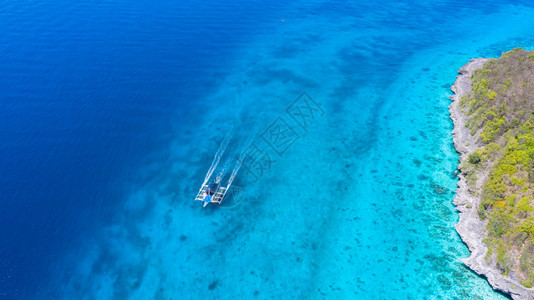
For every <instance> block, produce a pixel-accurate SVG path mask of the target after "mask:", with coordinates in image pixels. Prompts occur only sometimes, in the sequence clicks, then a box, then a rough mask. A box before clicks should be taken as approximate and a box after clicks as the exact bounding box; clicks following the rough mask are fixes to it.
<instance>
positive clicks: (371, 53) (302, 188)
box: [40, 1, 534, 299]
mask: <svg viewBox="0 0 534 300" xmlns="http://www.w3.org/2000/svg"><path fill="white" fill-rule="evenodd" d="M514 3H515V4H507V3H504V2H495V3H491V4H488V3H485V4H470V5H466V4H462V3H455V2H454V3H453V2H437V3H436V2H427V1H410V2H388V1H382V2H378V3H368V4H362V3H354V2H337V1H325V2H322V1H298V2H294V3H292V4H288V5H278V4H277V5H275V4H273V5H272V7H265V8H263V9H265V10H266V11H268V12H269V13H268V17H265V19H262V20H261V21H262V23H261V24H259V25H258V24H255V25H254V26H256V28H257V30H255V31H253V32H252V33H247V38H246V39H243V40H239V41H236V43H237V46H235V47H232V48H231V50H229V51H228V53H226V56H225V63H224V64H222V66H220V65H215V64H213V65H212V64H207V65H205V67H203V68H199V69H197V70H196V71H197V72H198V73H199V74H200V75H199V76H206V77H209V78H210V79H211V81H210V82H211V83H212V85H211V86H209V87H207V88H206V91H205V93H204V94H202V96H201V97H200V96H199V97H198V98H191V99H190V103H192V104H191V105H190V107H189V108H188V111H187V112H188V113H187V114H178V115H179V116H178V117H177V118H176V121H175V123H173V124H174V125H172V127H168V128H167V132H166V133H165V135H166V136H170V138H169V139H168V143H166V144H164V145H163V146H162V149H159V150H157V151H156V150H154V151H152V152H151V153H150V156H149V158H148V159H146V161H148V163H146V164H145V165H144V166H143V167H142V168H141V169H139V170H136V171H135V172H134V175H131V176H130V177H129V178H130V179H129V181H128V182H126V183H125V184H124V183H123V184H124V185H125V186H126V187H125V188H124V190H125V193H124V194H123V195H121V196H120V197H121V200H120V203H121V204H120V205H119V206H118V208H117V209H116V212H115V213H114V215H113V217H110V218H109V220H106V222H103V224H101V227H98V228H97V229H95V231H94V232H93V233H92V234H91V235H87V236H86V237H84V238H81V239H79V240H78V241H76V242H75V243H73V245H71V246H70V247H69V249H70V250H69V251H66V252H67V254H66V255H65V256H64V257H62V258H60V259H57V261H55V262H54V263H53V265H52V267H51V269H50V274H52V275H51V276H50V277H49V278H51V280H50V283H49V287H48V288H47V289H45V290H42V291H40V293H42V294H50V295H61V296H63V297H65V298H71V299H72V298H76V299H79V298H92V297H95V298H98V299H105V298H113V297H115V298H134V299H149V298H156V299H176V298H184V299H206V298H215V299H232V298H236V297H244V298H252V297H258V298H311V299H323V298H357V299H369V298H374V299H408V298H417V299H466V298H472V299H477V298H478V299H500V298H503V296H502V295H500V294H497V293H495V292H494V291H492V289H491V287H490V286H489V285H488V283H487V282H486V281H485V280H484V279H483V278H480V277H478V276H476V275H475V274H473V273H472V272H470V271H469V270H467V269H466V268H465V267H464V266H463V265H462V264H461V262H460V259H461V258H464V257H467V256H468V254H469V252H468V249H467V248H466V246H465V245H464V244H463V243H462V242H461V240H460V238H459V236H458V235H457V234H456V232H455V230H454V224H455V223H456V222H457V220H458V215H457V213H456V212H455V210H454V207H453V205H452V200H453V198H454V190H455V188H456V182H457V178H456V176H455V173H454V172H455V170H456V166H457V164H458V155H457V153H456V152H455V150H454V147H453V145H452V137H451V134H450V132H451V130H452V122H451V121H450V119H449V115H448V108H447V106H448V105H449V104H450V100H449V98H448V97H449V95H450V94H451V92H450V86H451V85H452V83H453V82H454V80H455V76H456V72H457V70H458V68H459V67H461V66H462V65H464V64H465V63H466V62H467V61H469V59H470V58H474V57H480V56H486V57H496V56H498V55H500V53H501V52H502V51H506V50H508V49H510V48H513V47H518V46H522V47H526V48H531V47H532V46H534V40H533V39H532V38H531V37H530V32H532V29H533V28H534V18H533V16H534V9H533V8H531V7H528V6H525V5H523V4H520V3H516V2H514ZM212 4H213V5H214V6H215V7H216V6H217V4H215V3H212ZM226 9H227V10H223V11H224V12H220V13H214V12H211V11H210V13H211V14H214V15H215V16H213V15H210V18H211V19H210V21H211V22H213V24H211V25H210V26H213V27H217V26H219V25H218V24H219V23H217V20H218V18H220V20H224V21H221V22H223V23H224V22H230V21H229V18H230V16H231V13H229V11H228V8H226ZM199 14H200V13H199ZM259 14H261V12H260V13H259ZM197 17H198V19H199V20H202V15H199V16H197ZM247 22H250V23H253V21H247ZM245 25H246V24H245ZM220 26H222V25H220ZM209 28H210V27H209V26H208V29H209ZM221 43H222V42H221ZM162 47H163V45H162ZM201 50H202V51H210V49H201ZM200 65H202V64H200ZM169 93H171V92H169ZM302 93H306V94H307V95H309V96H310V97H311V98H312V99H313V100H314V101H315V103H317V104H319V105H320V106H321V109H322V111H323V112H324V113H322V112H320V113H317V114H315V115H314V117H313V118H312V119H309V123H307V125H306V126H305V127H299V126H298V124H297V123H296V122H295V120H292V119H291V118H288V114H287V111H286V108H287V107H289V106H290V105H291V104H292V103H293V101H294V100H295V99H297V97H299V95H301V94H302ZM197 95H198V94H197ZM278 118H282V119H283V120H287V121H288V124H289V125H290V126H291V128H292V130H293V131H294V133H295V134H296V135H298V139H296V141H295V143H294V144H292V145H291V146H290V147H288V149H287V151H285V153H284V154H283V155H276V153H274V154H273V153H272V152H271V154H272V156H273V160H274V161H273V162H272V163H271V165H270V166H269V167H268V168H266V169H265V170H264V171H263V174H262V176H259V178H256V177H254V176H253V175H252V174H250V173H248V172H246V170H245V169H243V170H241V172H240V174H239V177H238V179H237V181H236V185H239V186H241V187H243V194H242V198H239V199H240V200H235V199H234V200H233V202H230V203H225V205H222V207H220V208H217V207H208V208H206V209H203V208H202V207H201V204H200V203H194V202H193V197H194V195H195V193H196V191H197V189H198V188H199V186H200V183H201V182H202V179H203V176H204V172H205V171H206V170H207V169H208V167H209V164H210V162H211V159H212V157H213V154H214V153H215V152H216V150H217V147H218V145H219V143H220V141H221V140H222V139H223V137H224V136H225V134H226V131H227V130H228V128H230V127H233V128H235V129H236V134H235V136H234V140H233V142H234V143H235V144H239V143H240V142H242V141H244V140H247V139H248V138H250V137H251V136H252V137H253V138H254V137H255V136H256V135H255V134H257V131H255V130H258V129H259V132H260V134H261V130H262V129H264V128H269V126H270V124H272V122H274V121H276V120H278ZM259 139H261V137H260V136H259V135H258V137H256V138H254V141H258V144H261V145H263V147H266V149H268V146H267V145H266V144H262V143H263V142H261V141H260V140H259ZM121 187H122V186H121ZM236 199H238V198H237V197H236Z"/></svg>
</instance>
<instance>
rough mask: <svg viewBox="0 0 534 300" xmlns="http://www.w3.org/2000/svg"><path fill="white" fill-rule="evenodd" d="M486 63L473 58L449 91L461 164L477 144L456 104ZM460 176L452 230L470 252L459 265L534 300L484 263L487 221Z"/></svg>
mask: <svg viewBox="0 0 534 300" xmlns="http://www.w3.org/2000/svg"><path fill="white" fill-rule="evenodd" d="M487 61H488V59H486V58H477V59H472V60H471V61H470V62H469V63H467V64H466V65H465V66H463V67H461V68H460V70H459V71H458V73H459V74H460V75H458V76H457V78H456V81H455V82H454V85H453V86H452V88H451V90H452V91H453V92H454V95H453V96H451V100H452V101H453V102H452V104H451V105H450V106H449V112H450V115H451V119H452V120H453V122H454V129H453V131H452V136H453V140H454V147H455V148H456V151H458V152H459V153H460V162H463V161H464V160H466V159H467V157H468V156H469V154H471V153H473V152H474V151H475V150H476V148H477V146H476V144H477V143H476V138H475V137H474V136H472V135H471V133H470V132H469V130H468V129H467V128H466V127H465V123H466V121H467V116H465V115H464V114H463V113H462V111H461V109H460V107H459V102H460V99H461V98H462V96H463V95H465V94H466V93H469V92H470V91H471V74H472V72H473V71H474V70H476V69H478V68H481V67H482V66H483V65H484V63H486V62H487ZM481 175H482V176H481V177H479V178H483V177H485V176H487V174H481ZM459 177H460V181H459V182H458V188H457V189H456V197H455V198H454V205H455V206H456V209H457V210H458V211H460V220H459V221H458V224H456V226H455V227H456V231H457V232H458V233H459V234H460V236H461V238H462V240H463V241H464V243H465V244H466V245H467V246H468V247H469V250H470V251H471V256H469V257H468V258H465V259H463V260H462V262H463V263H464V264H465V265H466V266H467V267H469V268H470V269H471V270H473V271H475V272H476V273H477V274H479V275H482V276H484V277H486V278H487V279H488V281H489V283H490V284H491V286H492V287H493V288H494V289H495V290H497V291H500V292H503V293H506V294H509V295H510V296H512V298H513V299H534V290H533V289H528V288H526V287H524V286H523V285H521V284H520V283H519V282H518V281H517V280H515V279H514V278H512V277H511V276H504V275H502V274H501V272H500V271H499V270H497V269H496V268H494V267H493V266H490V265H488V264H487V263H486V262H485V260H484V256H485V254H486V251H487V250H488V249H487V247H486V246H485V245H484V243H482V239H483V238H484V237H485V236H486V223H487V221H481V220H480V219H479V217H478V212H477V208H478V206H479V204H480V197H478V196H473V195H472V194H471V193H470V192H469V190H468V186H467V181H466V179H465V177H464V175H463V174H459Z"/></svg>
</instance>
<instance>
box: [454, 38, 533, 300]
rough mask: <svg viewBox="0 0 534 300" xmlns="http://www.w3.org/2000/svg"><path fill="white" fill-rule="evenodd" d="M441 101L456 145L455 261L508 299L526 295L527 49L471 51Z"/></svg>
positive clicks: (529, 241)
mask: <svg viewBox="0 0 534 300" xmlns="http://www.w3.org/2000/svg"><path fill="white" fill-rule="evenodd" d="M458 73H459V74H460V75H459V76H458V77H457V79H456V81H455V83H454V85H453V87H452V88H451V89H452V91H453V92H454V95H453V96H451V100H452V104H451V105H450V106H449V109H450V110H449V111H450V115H451V119H452V120H453V122H454V129H453V132H452V134H453V140H454V145H455V148H456V150H457V151H458V152H459V153H460V165H459V168H458V169H459V179H460V180H459V182H458V189H457V190H456V197H455V199H454V204H455V206H456V209H457V210H458V211H459V212H460V219H459V222H458V224H457V225H456V230H457V231H458V233H459V234H460V236H461V238H462V240H463V241H464V243H465V244H466V245H467V246H468V247H469V250H470V251H471V255H470V256H469V257H468V258H466V259H463V260H462V262H463V263H464V264H465V265H466V266H467V267H469V268H470V269H472V270H473V271H474V272H476V273H478V274H479V275H481V276H484V277H486V278H487V279H488V281H489V283H490V284H491V286H492V287H493V288H494V289H495V290H497V291H500V292H502V293H506V294H508V295H510V296H511V297H512V298H513V299H534V289H533V288H532V286H533V285H534V208H533V206H534V163H533V159H534V51H525V50H523V49H521V48H517V49H514V50H512V51H509V52H506V53H503V54H502V56H501V57H500V58H497V59H486V58H478V59H473V60H471V61H470V62H469V63H467V64H466V65H465V66H463V67H462V68H460V70H459V72H458Z"/></svg>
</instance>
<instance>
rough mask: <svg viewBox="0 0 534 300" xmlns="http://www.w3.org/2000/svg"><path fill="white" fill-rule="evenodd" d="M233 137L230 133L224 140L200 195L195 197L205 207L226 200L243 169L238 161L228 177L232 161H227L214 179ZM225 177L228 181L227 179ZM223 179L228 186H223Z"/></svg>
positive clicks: (199, 192)
mask: <svg viewBox="0 0 534 300" xmlns="http://www.w3.org/2000/svg"><path fill="white" fill-rule="evenodd" d="M231 137H232V133H231V132H229V133H228V134H227V135H226V137H225V139H224V140H223V142H222V144H221V146H220V148H219V150H218V151H217V153H216V154H215V157H214V158H213V162H212V163H211V166H210V168H209V170H208V173H207V174H206V177H205V178H204V182H203V183H202V186H201V187H200V190H199V191H198V194H197V196H196V197H195V200H198V201H203V202H204V207H206V206H207V205H208V204H209V203H216V204H221V202H222V201H223V200H224V196H226V192H227V191H228V190H229V189H230V186H232V182H233V181H234V179H235V176H236V175H237V172H239V169H240V168H241V159H238V160H237V162H236V164H235V166H234V169H233V170H232V173H231V174H230V176H228V177H227V176H226V169H227V166H228V165H229V164H230V160H228V159H227V161H226V163H225V164H224V166H223V167H222V169H220V171H219V174H217V176H215V178H214V179H212V177H213V174H216V173H215V170H216V169H217V166H218V165H219V162H220V160H221V157H222V156H223V154H224V152H225V151H226V147H227V146H228V143H229V141H230V138H231ZM241 156H242V155H241ZM241 156H240V157H241ZM225 177H226V178H227V179H225ZM223 179H225V180H226V185H224V184H222V182H223Z"/></svg>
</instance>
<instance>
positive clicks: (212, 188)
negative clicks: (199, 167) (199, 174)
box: [195, 181, 229, 207]
mask: <svg viewBox="0 0 534 300" xmlns="http://www.w3.org/2000/svg"><path fill="white" fill-rule="evenodd" d="M228 188H229V185H228V186H226V187H224V186H221V185H220V184H219V182H216V181H214V182H212V183H211V184H203V185H202V187H201V188H200V191H198V194H197V196H196V197H195V200H199V201H203V202H204V207H206V205H208V204H209V203H217V204H221V202H222V201H223V199H224V196H225V195H226V192H227V191H228Z"/></svg>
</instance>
